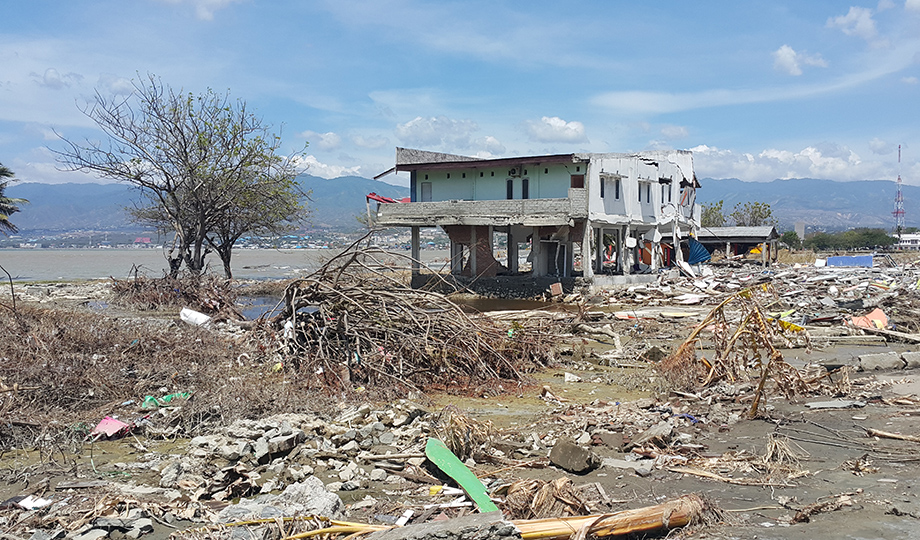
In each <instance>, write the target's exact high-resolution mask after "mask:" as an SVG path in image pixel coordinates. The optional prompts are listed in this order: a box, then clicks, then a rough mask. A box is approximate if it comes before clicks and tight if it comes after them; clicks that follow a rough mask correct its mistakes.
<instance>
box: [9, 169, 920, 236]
mask: <svg viewBox="0 0 920 540" xmlns="http://www.w3.org/2000/svg"><path fill="white" fill-rule="evenodd" d="M298 181H299V182H300V184H301V186H303V188H304V189H305V190H308V191H310V192H311V194H310V201H311V202H310V208H311V209H312V215H311V217H310V224H311V226H312V227H313V228H325V229H340V230H355V229H357V228H359V227H360V225H359V224H358V222H357V220H356V219H355V216H357V215H363V214H364V213H365V202H364V195H366V194H368V193H370V192H375V193H377V194H378V195H383V196H386V197H393V198H401V197H407V196H408V195H409V190H408V188H405V187H401V186H394V185H391V184H387V183H385V182H380V181H377V180H371V179H368V178H361V177H357V176H343V177H339V178H333V179H331V180H328V179H325V178H320V177H317V176H312V175H307V174H304V175H301V176H300V177H299V178H298ZM700 183H701V184H702V186H703V187H702V188H701V189H700V190H699V192H698V193H699V195H698V202H700V203H707V202H718V201H719V200H722V201H724V203H723V211H724V212H725V213H726V214H728V213H730V212H731V210H732V208H733V207H734V206H735V204H736V203H739V202H746V201H758V202H764V203H768V204H769V205H770V206H771V208H772V209H773V213H774V215H775V216H776V217H777V219H778V220H779V222H780V226H781V227H782V228H783V229H791V228H792V227H793V225H794V223H795V222H797V221H804V222H805V223H806V224H807V225H809V226H811V227H810V228H812V229H828V230H833V229H846V228H849V227H882V228H886V229H890V228H892V227H894V224H895V223H894V217H893V216H892V210H894V198H895V193H896V185H895V183H894V182H891V181H884V180H879V181H860V182H835V181H831V180H816V179H811V178H800V179H793V180H774V181H772V182H742V181H741V180H738V179H727V180H716V179H712V178H703V179H701V180H700ZM6 193H7V195H8V196H10V197H22V198H25V199H28V200H29V201H30V204H27V205H23V207H22V212H20V213H17V214H14V215H13V222H14V223H15V224H16V225H17V226H18V227H19V228H20V229H21V230H22V231H23V232H29V231H40V230H41V231H75V230H96V231H105V230H107V231H120V230H138V227H137V226H136V225H133V224H132V223H131V222H130V221H129V220H128V219H127V216H126V214H125V211H124V209H125V208H126V207H130V206H132V205H133V203H134V201H135V200H137V198H138V193H137V191H136V190H134V189H133V188H132V187H130V186H126V185H123V184H39V183H25V184H12V185H10V186H9V187H8V188H7V191H6ZM903 194H904V209H905V216H906V222H907V225H908V226H920V187H916V186H907V185H905V186H903Z"/></svg>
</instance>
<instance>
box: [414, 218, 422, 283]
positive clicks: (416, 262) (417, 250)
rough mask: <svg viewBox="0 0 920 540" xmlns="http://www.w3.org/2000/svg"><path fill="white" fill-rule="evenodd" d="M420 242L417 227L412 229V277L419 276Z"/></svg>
mask: <svg viewBox="0 0 920 540" xmlns="http://www.w3.org/2000/svg"><path fill="white" fill-rule="evenodd" d="M419 244H420V240H419V227H418V226H417V225H416V226H414V227H412V275H413V276H416V275H418V274H419V270H420V263H419V259H420V258H421V254H422V253H421V246H420V245H419Z"/></svg>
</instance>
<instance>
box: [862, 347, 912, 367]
mask: <svg viewBox="0 0 920 540" xmlns="http://www.w3.org/2000/svg"><path fill="white" fill-rule="evenodd" d="M859 369H860V371H875V370H883V371H886V370H893V369H904V360H902V359H901V355H900V353H896V352H893V351H892V352H887V353H876V354H863V355H861V356H860V357H859Z"/></svg>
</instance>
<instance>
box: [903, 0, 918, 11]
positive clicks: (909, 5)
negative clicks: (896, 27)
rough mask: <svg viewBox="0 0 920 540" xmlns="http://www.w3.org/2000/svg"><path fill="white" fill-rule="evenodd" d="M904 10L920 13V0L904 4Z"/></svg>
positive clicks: (908, 0)
mask: <svg viewBox="0 0 920 540" xmlns="http://www.w3.org/2000/svg"><path fill="white" fill-rule="evenodd" d="M904 9H906V10H907V11H920V0H907V1H906V2H904Z"/></svg>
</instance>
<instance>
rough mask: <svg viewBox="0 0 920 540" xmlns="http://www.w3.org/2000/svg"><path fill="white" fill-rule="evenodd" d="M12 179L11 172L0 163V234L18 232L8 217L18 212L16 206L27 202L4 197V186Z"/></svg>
mask: <svg viewBox="0 0 920 540" xmlns="http://www.w3.org/2000/svg"><path fill="white" fill-rule="evenodd" d="M12 178H13V171H11V170H9V169H7V168H6V167H4V166H3V164H2V163H0V232H2V233H3V234H7V233H14V232H16V231H17V230H19V229H17V228H16V226H15V225H13V224H12V223H11V222H10V216H11V215H13V214H15V213H16V212H18V211H19V206H18V205H20V204H24V203H27V202H29V201H27V200H25V199H17V198H15V197H7V196H6V195H4V192H5V191H6V186H8V185H9V184H10V181H11V180H12Z"/></svg>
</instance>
